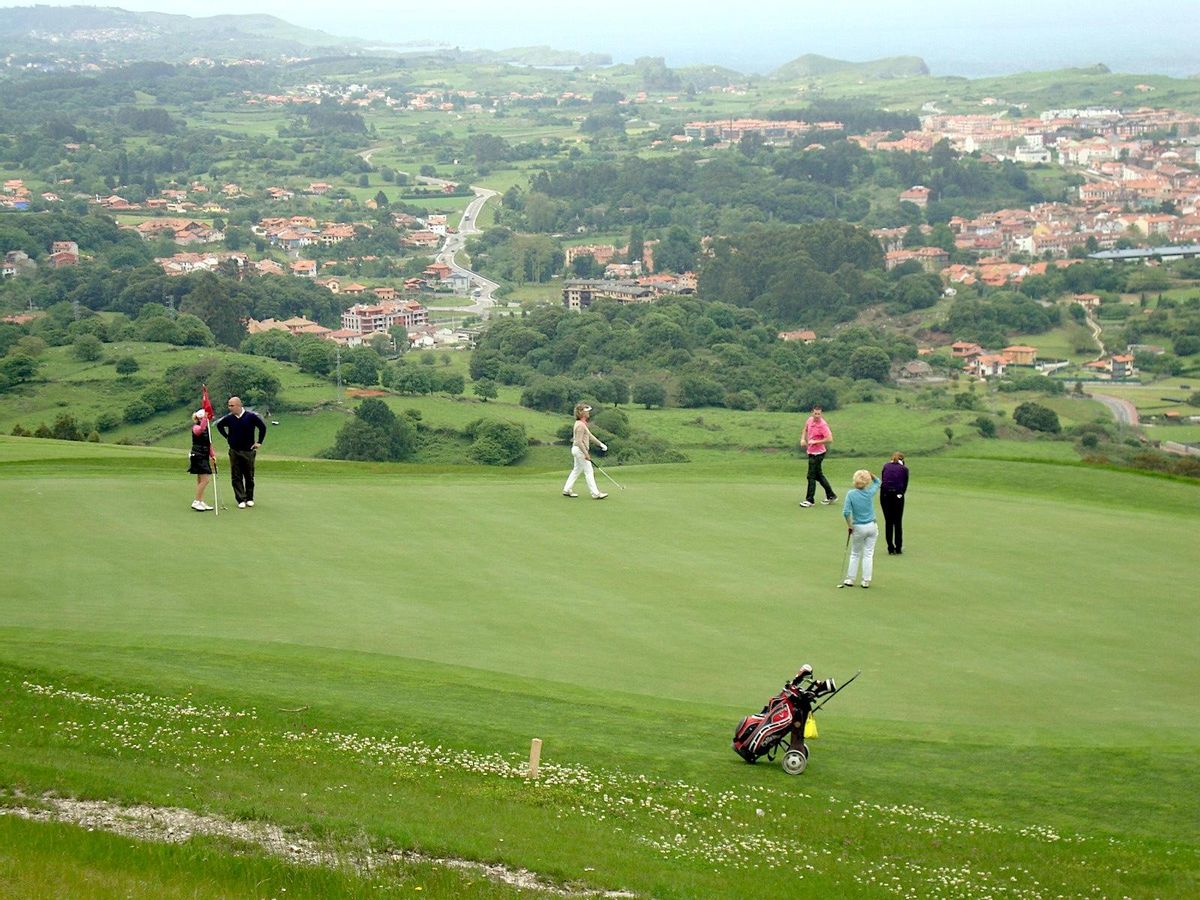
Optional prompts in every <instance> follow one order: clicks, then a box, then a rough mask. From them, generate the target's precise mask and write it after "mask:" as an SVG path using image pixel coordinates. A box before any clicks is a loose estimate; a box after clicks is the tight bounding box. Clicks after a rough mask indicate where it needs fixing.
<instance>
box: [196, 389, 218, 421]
mask: <svg viewBox="0 0 1200 900" xmlns="http://www.w3.org/2000/svg"><path fill="white" fill-rule="evenodd" d="M201 390H202V393H201V395H200V406H201V408H202V409H203V410H204V415H206V416H208V421H210V422H211V421H212V420H213V419H215V418H216V417H217V414H216V413H215V412H213V407H212V401H210V400H209V399H208V385H207V384H205V385H202V386H201Z"/></svg>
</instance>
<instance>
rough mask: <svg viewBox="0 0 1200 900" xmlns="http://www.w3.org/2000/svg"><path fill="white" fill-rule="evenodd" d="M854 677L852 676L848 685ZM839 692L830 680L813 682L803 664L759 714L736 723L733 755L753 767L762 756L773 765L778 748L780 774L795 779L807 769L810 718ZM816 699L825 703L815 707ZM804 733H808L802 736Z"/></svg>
mask: <svg viewBox="0 0 1200 900" xmlns="http://www.w3.org/2000/svg"><path fill="white" fill-rule="evenodd" d="M858 675H859V673H857V672H856V673H855V674H854V676H853V677H852V678H851V679H850V681H853V680H854V679H855V678H857V677H858ZM850 681H847V682H846V684H849V683H850ZM842 687H845V685H842ZM840 690H841V688H839V687H838V686H837V684H836V682H834V680H833V679H832V678H824V679H815V678H813V677H812V666H810V665H808V664H807V663H806V664H805V665H803V666H801V667H800V671H799V672H798V673H797V674H796V677H795V678H793V679H792V680H791V681H789V682H788V683H787V684H785V685H784V686H783V690H782V691H780V692H779V693H778V694H776V695H775V696H774V697H772V698H771V699H770V700H768V701H767V705H766V706H764V707H763V708H762V710H761V711H759V712H757V713H752V714H751V715H748V716H746V717H745V718H744V719H742V721H741V722H739V723H738V726H737V729H736V730H735V731H734V732H733V749H734V752H735V753H737V754H738V756H740V757H741V758H742V759H744V760H746V762H748V763H754V762H758V760H759V759H760V758H761V757H763V756H765V757H766V758H767V759H768V760H771V761H773V760H774V759H775V754H776V752H777V751H778V750H779V749H780V748H781V747H782V748H783V750H784V755H783V760H782V765H783V770H784V771H785V772H787V773H788V774H789V775H799V774H800V773H801V772H803V771H804V770H805V769H806V768H807V767H808V745H807V744H806V743H805V741H804V739H805V737H809V736H813V737H815V731H816V727H815V726H816V723H815V720H813V718H812V714H813V712H814V710H816V709H818V708H820V706H823V705H824V704H825V703H826V702H827V701H828V700H829V699H830V698H832V697H833V695H834V694H836V693H837V692H838V691H840ZM820 697H824V698H825V700H822V701H821V703H820V704H817V703H816V701H817V699H818V698H820ZM807 729H811V730H808V731H807V733H806V730H807Z"/></svg>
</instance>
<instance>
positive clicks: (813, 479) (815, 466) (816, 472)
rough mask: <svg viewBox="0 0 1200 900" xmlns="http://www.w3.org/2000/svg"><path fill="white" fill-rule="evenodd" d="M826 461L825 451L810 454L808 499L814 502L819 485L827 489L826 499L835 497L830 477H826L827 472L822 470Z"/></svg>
mask: <svg viewBox="0 0 1200 900" xmlns="http://www.w3.org/2000/svg"><path fill="white" fill-rule="evenodd" d="M823 462H825V454H824V453H810V454H808V494H807V495H806V499H807V500H808V502H809V503H812V502H813V500H814V499H815V498H816V496H817V485H818V484H820V485H821V487H823V488H824V489H825V497H826V499H829V500H832V499H833V497H834V493H833V488H831V487H830V486H829V479H828V478H826V477H825V473H824V472H822V471H821V464H822V463H823Z"/></svg>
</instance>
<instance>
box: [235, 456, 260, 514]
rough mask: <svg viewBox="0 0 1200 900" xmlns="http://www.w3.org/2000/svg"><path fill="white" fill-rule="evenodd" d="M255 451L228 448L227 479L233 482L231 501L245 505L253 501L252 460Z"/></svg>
mask: <svg viewBox="0 0 1200 900" xmlns="http://www.w3.org/2000/svg"><path fill="white" fill-rule="evenodd" d="M257 455H258V451H257V450H234V449H233V448H232V447H230V448H229V478H230V480H231V481H232V482H233V499H234V500H236V501H237V502H238V503H245V502H246V501H247V500H253V499H254V458H255V456H257Z"/></svg>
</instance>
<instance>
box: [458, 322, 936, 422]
mask: <svg viewBox="0 0 1200 900" xmlns="http://www.w3.org/2000/svg"><path fill="white" fill-rule="evenodd" d="M915 355H916V344H915V343H914V342H913V341H911V340H910V339H908V338H902V337H897V336H895V335H883V334H877V333H874V332H870V331H867V330H865V329H860V328H852V329H846V330H845V331H843V332H840V333H839V334H838V335H837V336H836V337H835V338H833V339H832V340H829V341H819V342H816V343H814V344H811V345H805V344H802V343H798V342H796V343H787V342H783V341H780V340H779V339H778V338H777V336H776V333H775V330H774V329H771V328H768V327H767V326H766V325H765V324H764V322H763V320H762V317H761V316H759V314H758V313H756V312H755V311H753V310H750V309H739V308H737V307H734V306H731V305H729V304H726V303H717V302H711V301H705V300H700V299H696V298H663V299H661V300H659V301H658V302H656V303H655V304H653V305H642V304H637V305H624V306H623V305H619V304H611V303H603V302H601V303H597V304H595V305H594V306H593V307H592V308H591V309H590V310H587V311H585V312H582V313H572V312H567V311H565V310H562V309H558V308H546V309H539V310H536V311H534V312H532V313H530V314H529V315H528V316H525V317H523V318H520V319H509V320H502V321H498V322H496V323H494V324H493V325H492V326H491V327H490V328H489V329H488V330H487V331H486V332H484V334H483V335H482V336H481V338H480V340H479V343H478V345H477V347H476V349H475V350H474V352H473V353H472V357H471V363H470V371H471V377H472V378H473V379H476V380H479V379H486V380H488V381H491V382H498V383H501V384H512V385H520V386H521V387H522V396H521V402H522V404H523V405H525V406H528V407H530V408H533V409H540V410H545V411H548V412H555V413H562V414H565V413H567V412H568V411H569V410H570V408H571V406H572V405H573V404H574V403H575V402H577V401H578V400H579V399H580V398H581V397H589V398H593V399H595V400H596V401H597V402H603V403H611V404H623V403H628V402H630V400H632V401H633V402H635V403H639V404H643V405H647V406H660V405H664V404H667V403H670V404H674V405H677V406H690V407H698V406H722V405H727V406H732V407H738V408H757V407H765V408H768V409H802V408H806V407H808V406H811V405H812V404H813V403H814V402H821V403H824V404H825V405H826V407H827V408H832V407H834V406H836V405H837V404H838V402H839V399H842V398H844V399H846V400H848V399H850V398H851V397H852V396H854V392H855V390H857V389H858V388H856V382H859V383H861V382H865V381H883V380H886V379H887V378H888V370H889V368H890V365H891V364H892V363H893V362H896V361H902V360H907V359H911V358H914V357H915ZM860 392H861V391H860Z"/></svg>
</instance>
